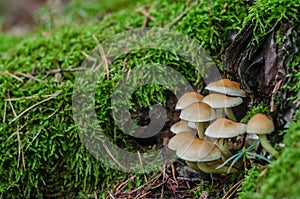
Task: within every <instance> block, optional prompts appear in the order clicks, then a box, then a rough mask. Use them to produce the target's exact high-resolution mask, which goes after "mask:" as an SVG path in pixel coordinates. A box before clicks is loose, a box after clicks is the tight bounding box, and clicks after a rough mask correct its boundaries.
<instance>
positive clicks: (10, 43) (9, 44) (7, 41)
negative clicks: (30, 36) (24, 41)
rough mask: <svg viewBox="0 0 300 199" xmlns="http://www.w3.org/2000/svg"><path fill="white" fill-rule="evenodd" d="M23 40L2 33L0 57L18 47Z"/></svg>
mask: <svg viewBox="0 0 300 199" xmlns="http://www.w3.org/2000/svg"><path fill="white" fill-rule="evenodd" d="M20 40H21V38H19V37H17V36H13V35H10V34H5V33H1V34H0V44H1V45H0V56H2V55H1V54H5V53H6V52H7V51H8V50H9V49H11V48H13V47H15V46H17V45H18V43H19V41H20Z"/></svg>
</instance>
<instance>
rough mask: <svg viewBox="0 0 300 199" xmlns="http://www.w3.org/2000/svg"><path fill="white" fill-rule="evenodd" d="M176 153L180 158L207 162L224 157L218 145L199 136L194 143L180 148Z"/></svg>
mask: <svg viewBox="0 0 300 199" xmlns="http://www.w3.org/2000/svg"><path fill="white" fill-rule="evenodd" d="M176 155H177V156H178V157H179V158H182V159H184V160H187V161H192V162H207V161H213V160H217V159H219V158H221V157H222V153H221V150H220V149H219V148H218V147H217V146H216V145H214V144H213V143H211V142H210V141H208V140H202V139H199V138H198V137H195V138H194V140H193V142H192V143H190V144H188V145H182V146H181V147H180V148H178V149H177V151H176Z"/></svg>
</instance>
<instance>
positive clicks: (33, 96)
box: [4, 94, 53, 102]
mask: <svg viewBox="0 0 300 199" xmlns="http://www.w3.org/2000/svg"><path fill="white" fill-rule="evenodd" d="M51 96H53V94H50V95H41V96H38V95H32V96H28V97H18V98H7V99H4V101H6V102H8V101H18V100H22V99H32V98H38V97H51Z"/></svg>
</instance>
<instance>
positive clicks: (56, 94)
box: [9, 92, 61, 124]
mask: <svg viewBox="0 0 300 199" xmlns="http://www.w3.org/2000/svg"><path fill="white" fill-rule="evenodd" d="M60 93H61V92H58V93H55V94H53V95H52V96H51V97H49V98H47V99H44V100H42V101H40V102H38V103H36V104H34V105H32V106H30V107H29V108H27V109H25V110H24V111H23V112H22V113H20V114H19V115H18V116H16V117H15V118H14V119H13V120H12V121H10V122H9V124H11V123H13V122H14V121H16V120H17V119H19V118H20V117H21V116H22V115H24V114H25V113H27V112H28V111H29V110H31V109H32V108H34V107H36V106H39V105H40V104H42V103H44V102H47V101H49V100H51V99H52V98H54V97H56V96H58V95H59V94H60Z"/></svg>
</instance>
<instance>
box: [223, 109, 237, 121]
mask: <svg viewBox="0 0 300 199" xmlns="http://www.w3.org/2000/svg"><path fill="white" fill-rule="evenodd" d="M225 112H226V115H227V117H228V118H229V119H231V120H232V121H234V122H237V119H236V117H235V115H234V113H233V111H232V108H225Z"/></svg>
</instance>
